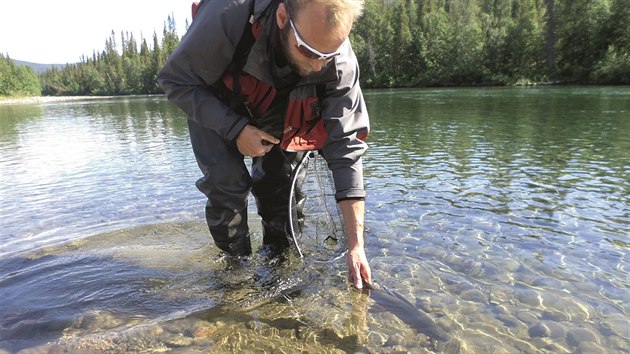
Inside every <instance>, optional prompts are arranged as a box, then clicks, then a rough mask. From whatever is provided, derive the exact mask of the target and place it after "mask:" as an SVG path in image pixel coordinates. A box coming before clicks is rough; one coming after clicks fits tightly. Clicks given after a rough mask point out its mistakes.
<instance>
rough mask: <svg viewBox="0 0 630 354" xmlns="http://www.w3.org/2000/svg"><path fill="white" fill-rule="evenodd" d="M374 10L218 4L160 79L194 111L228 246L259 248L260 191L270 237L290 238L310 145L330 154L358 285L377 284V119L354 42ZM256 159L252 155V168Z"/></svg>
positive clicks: (331, 2)
mask: <svg viewBox="0 0 630 354" xmlns="http://www.w3.org/2000/svg"><path fill="white" fill-rule="evenodd" d="M253 1H255V2H253ZM362 7H363V1H362V0H285V1H284V2H279V1H274V0H206V1H204V2H202V4H201V5H200V7H199V8H198V11H197V13H196V16H195V19H194V20H193V22H192V24H191V26H190V28H189V29H188V32H187V33H186V35H185V36H184V38H182V42H181V43H180V45H179V47H178V48H177V49H176V50H175V51H174V52H173V54H172V55H171V57H170V58H169V60H168V62H167V63H166V65H165V66H164V67H163V68H162V70H161V72H160V74H159V76H158V82H159V83H160V85H161V87H162V88H163V89H164V92H165V93H166V95H167V97H168V99H169V100H171V101H173V102H174V103H176V104H177V105H178V106H179V107H180V108H181V109H182V110H183V111H184V112H185V113H186V114H187V115H188V123H189V124H188V125H189V131H190V135H191V143H192V147H193V151H194V153H195V157H196V159H197V162H198V164H199V167H200V169H201V171H202V172H203V174H204V177H202V178H201V179H200V180H199V181H197V187H198V188H199V190H201V191H202V192H203V193H204V194H205V195H206V196H207V197H208V202H207V205H206V220H207V223H208V226H209V229H210V232H211V234H212V236H213V238H214V242H215V244H216V245H217V246H218V247H219V248H220V249H222V250H223V251H225V252H226V253H228V254H230V255H233V256H244V255H249V254H251V245H250V239H249V233H248V231H249V229H248V225H247V195H248V193H249V190H250V189H251V190H252V193H253V194H254V196H255V198H256V204H257V207H258V213H259V214H260V216H261V218H262V222H263V244H264V245H268V246H269V247H273V248H280V249H282V248H286V247H287V246H288V245H289V237H290V235H289V233H288V232H287V230H288V225H287V220H288V202H289V190H290V184H289V181H290V174H291V171H292V169H293V168H294V167H295V164H296V163H297V161H298V160H299V159H300V158H301V156H302V155H303V153H304V150H308V149H319V150H321V151H322V154H323V156H324V158H325V159H326V161H327V163H328V166H329V168H330V169H331V171H332V173H333V179H334V182H335V188H336V195H335V198H336V199H337V201H338V205H339V207H340V209H341V212H342V216H343V219H344V226H345V231H346V234H347V236H348V250H349V252H348V256H347V263H348V269H349V274H348V275H349V279H350V281H351V282H352V283H353V285H354V286H355V287H356V288H362V286H363V281H368V282H370V281H371V274H370V267H369V265H368V262H367V258H366V256H365V249H364V242H363V222H364V198H365V191H364V189H363V173H362V162H361V156H362V155H363V153H364V151H365V150H366V148H367V146H366V144H365V143H364V142H363V141H362V138H364V137H365V136H366V135H367V133H368V130H369V123H368V116H367V110H366V107H365V103H364V100H363V96H362V93H361V89H360V87H359V72H358V65H357V61H356V57H355V55H354V53H353V51H352V48H351V47H350V43H349V41H348V35H349V33H350V30H351V27H352V24H353V22H354V20H355V19H356V18H357V17H358V16H360V15H361V12H362ZM244 156H251V157H252V171H251V175H250V173H249V172H248V171H247V169H246V166H245V164H244Z"/></svg>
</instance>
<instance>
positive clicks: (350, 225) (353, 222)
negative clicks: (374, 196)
mask: <svg viewBox="0 0 630 354" xmlns="http://www.w3.org/2000/svg"><path fill="white" fill-rule="evenodd" d="M339 208H340V209H341V214H342V215H343V222H344V225H345V228H346V235H347V237H348V256H347V262H348V278H349V279H350V281H351V282H352V284H353V285H354V286H355V287H356V288H357V289H361V288H363V282H364V281H365V282H367V283H368V284H371V283H372V273H371V271H370V266H369V265H368V261H367V257H366V256H365V246H364V241H363V231H364V224H363V222H364V218H365V202H364V201H363V200H361V199H346V200H342V201H339Z"/></svg>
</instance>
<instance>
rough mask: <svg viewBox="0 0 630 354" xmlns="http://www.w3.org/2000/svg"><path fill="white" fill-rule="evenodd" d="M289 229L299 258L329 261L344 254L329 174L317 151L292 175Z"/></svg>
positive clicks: (342, 236) (310, 154) (339, 216)
mask: <svg viewBox="0 0 630 354" xmlns="http://www.w3.org/2000/svg"><path fill="white" fill-rule="evenodd" d="M289 224H290V225H289V226H290V232H291V236H292V238H293V241H294V242H295V246H296V249H297V252H298V253H299V255H300V257H302V258H303V257H304V256H305V255H309V257H315V259H316V260H320V261H330V260H332V259H335V258H336V257H338V256H340V255H341V254H342V253H343V252H344V251H345V239H344V233H343V221H342V217H341V212H340V210H339V208H338V206H337V202H336V200H335V188H334V183H333V179H332V173H331V172H330V170H329V169H328V166H327V165H326V160H324V158H323V157H322V155H321V154H319V153H318V152H317V151H309V152H307V153H305V154H304V157H303V158H302V160H301V161H300V162H299V163H298V165H297V166H296V168H295V169H294V170H293V173H292V176H291V193H290V195H289Z"/></svg>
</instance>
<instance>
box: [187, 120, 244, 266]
mask: <svg viewBox="0 0 630 354" xmlns="http://www.w3.org/2000/svg"><path fill="white" fill-rule="evenodd" d="M188 130H189V132H190V141H191V143H192V147H193V151H194V153H195V158H196V159H197V164H198V165H199V168H200V169H201V171H202V172H203V177H202V178H200V179H199V180H198V181H197V183H196V185H197V188H198V189H199V190H200V191H201V192H202V193H204V194H205V195H206V196H207V197H208V202H207V204H206V222H207V223H208V228H209V229H210V233H211V234H212V237H213V239H214V243H215V244H216V245H217V247H219V248H220V249H221V250H223V251H225V252H227V253H228V254H230V255H233V256H245V255H250V254H251V253H252V246H251V243H250V239H249V228H248V226H247V195H248V194H249V190H250V187H251V177H250V175H249V172H248V171H247V167H246V166H245V163H244V161H243V155H242V154H241V153H240V152H239V151H238V148H237V147H236V146H234V145H230V144H227V143H226V142H225V141H224V140H223V138H222V137H221V136H219V135H218V134H217V133H216V132H214V131H212V130H210V129H206V128H203V127H202V126H201V125H199V124H197V123H195V122H193V121H190V120H188Z"/></svg>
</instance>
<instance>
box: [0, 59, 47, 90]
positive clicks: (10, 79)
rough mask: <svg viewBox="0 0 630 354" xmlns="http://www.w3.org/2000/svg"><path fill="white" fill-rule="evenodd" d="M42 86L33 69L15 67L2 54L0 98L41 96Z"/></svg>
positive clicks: (0, 61)
mask: <svg viewBox="0 0 630 354" xmlns="http://www.w3.org/2000/svg"><path fill="white" fill-rule="evenodd" d="M40 94H41V85H40V83H39V80H38V78H37V74H36V73H35V71H34V70H33V68H31V67H28V66H24V65H15V64H14V63H13V60H11V58H10V57H9V55H6V56H5V55H4V54H0V96H39V95H40Z"/></svg>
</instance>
